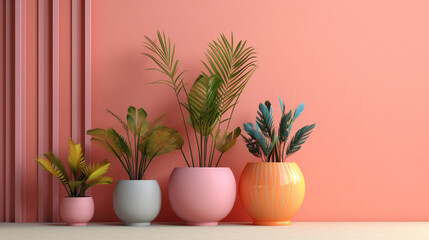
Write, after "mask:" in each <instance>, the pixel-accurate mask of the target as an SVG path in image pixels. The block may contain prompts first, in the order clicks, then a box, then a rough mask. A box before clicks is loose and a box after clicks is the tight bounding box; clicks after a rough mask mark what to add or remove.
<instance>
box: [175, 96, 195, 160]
mask: <svg viewBox="0 0 429 240" xmlns="http://www.w3.org/2000/svg"><path fill="white" fill-rule="evenodd" d="M176 99H177V103H178V104H179V109H180V114H181V115H182V120H183V125H185V132H186V138H187V139H188V145H189V152H190V154H191V159H192V166H194V157H193V155H192V147H191V141H190V140H189V133H188V127H187V126H186V121H185V115H184V114H183V110H182V106H181V105H180V100H179V95H178V94H177V93H176ZM183 156H185V155H183ZM185 159H186V158H185Z"/></svg>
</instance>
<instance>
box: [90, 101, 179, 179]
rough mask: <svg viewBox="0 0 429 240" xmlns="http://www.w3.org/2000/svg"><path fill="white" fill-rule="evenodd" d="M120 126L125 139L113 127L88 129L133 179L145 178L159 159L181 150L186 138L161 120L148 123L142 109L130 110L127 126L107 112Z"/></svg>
mask: <svg viewBox="0 0 429 240" xmlns="http://www.w3.org/2000/svg"><path fill="white" fill-rule="evenodd" d="M107 112H108V113H110V114H111V115H112V116H113V117H115V118H116V119H117V120H118V121H119V123H120V124H121V126H122V128H123V130H124V132H125V136H123V135H121V134H120V133H119V132H118V131H116V130H115V129H114V128H108V129H101V128H95V129H91V130H88V132H87V133H88V134H89V135H91V136H92V137H91V140H92V141H94V142H96V143H98V144H100V146H102V147H103V148H105V149H106V150H107V151H109V152H110V153H112V154H113V155H114V156H115V157H116V158H117V159H119V161H120V162H121V164H122V166H123V167H124V169H125V171H126V172H127V174H128V176H129V178H130V180H137V179H142V178H143V175H144V174H145V172H146V170H147V168H148V167H149V164H150V163H151V162H152V160H153V159H154V158H155V157H156V156H160V155H162V154H166V153H169V152H171V151H173V150H175V149H181V148H182V145H183V139H182V136H181V135H180V133H179V132H177V131H176V130H175V129H173V128H168V127H166V126H164V125H163V124H162V123H161V122H160V119H161V118H158V119H156V120H155V121H153V122H149V121H148V120H147V113H146V111H145V110H144V109H143V108H139V109H136V108H135V107H133V106H130V107H129V108H128V113H127V118H126V123H125V122H124V121H123V120H122V119H121V118H120V117H118V116H117V115H116V114H114V113H113V112H111V111H110V110H107Z"/></svg>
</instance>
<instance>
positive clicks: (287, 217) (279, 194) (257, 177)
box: [239, 162, 305, 226]
mask: <svg viewBox="0 0 429 240" xmlns="http://www.w3.org/2000/svg"><path fill="white" fill-rule="evenodd" d="M239 192H240V199H241V202H242V203H243V205H244V208H245V209H246V211H247V213H248V214H249V215H250V216H251V217H252V218H253V224H256V225H271V226H273V225H274V226H276V225H289V224H290V222H291V219H292V217H293V216H294V215H295V213H296V212H297V211H298V210H299V208H300V207H301V204H302V201H303V200H304V194H305V182H304V176H303V175H302V172H301V170H300V169H299V167H298V165H297V164H296V163H291V162H281V163H273V162H258V163H247V165H246V167H245V168H244V170H243V173H242V174H241V177H240V185H239Z"/></svg>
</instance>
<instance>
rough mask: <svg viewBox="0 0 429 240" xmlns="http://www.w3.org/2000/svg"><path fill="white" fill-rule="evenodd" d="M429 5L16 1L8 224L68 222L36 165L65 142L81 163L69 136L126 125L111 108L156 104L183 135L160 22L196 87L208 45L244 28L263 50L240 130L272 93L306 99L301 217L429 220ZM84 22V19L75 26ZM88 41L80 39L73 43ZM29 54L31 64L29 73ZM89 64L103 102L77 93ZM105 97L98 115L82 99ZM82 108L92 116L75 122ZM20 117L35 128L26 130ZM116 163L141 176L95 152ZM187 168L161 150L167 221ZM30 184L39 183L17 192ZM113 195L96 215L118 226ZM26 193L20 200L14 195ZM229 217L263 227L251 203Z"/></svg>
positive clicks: (1, 103)
mask: <svg viewBox="0 0 429 240" xmlns="http://www.w3.org/2000/svg"><path fill="white" fill-rule="evenodd" d="M16 1H20V2H21V3H25V4H24V5H22V8H23V12H22V16H21V17H22V18H19V19H20V20H23V22H22V23H21V24H23V25H19V24H17V23H15V22H14V21H12V20H13V19H14V17H15V14H16V13H17V11H18V10H19V9H18V10H17V9H15V8H14V6H15V2H16ZM89 2H92V11H91V13H92V18H91V20H92V31H91V34H92V51H91V53H92V69H89V68H85V67H84V66H85V65H87V64H89V61H87V60H86V58H85V56H84V55H85V54H84V53H85V51H84V50H85V47H84V40H85V39H89V38H88V36H89V35H88V34H86V33H85V31H84V30H85V25H84V24H85V23H88V19H85V18H84V14H83V13H84V12H83V11H84V10H85V9H87V8H85V7H86V6H87V5H85V4H88V3H89ZM84 5H85V7H84ZM7 9H9V11H10V12H7ZM73 9H74V10H73ZM427 9H429V2H427V1H424V0H421V1H418V0H412V1H387V0H380V1H340V0H330V1H307V2H306V1H280V0H278V1H277V0H274V1H258V0H248V1H242V0H238V1H227V0H219V1H190V0H183V1H140V0H79V3H78V5H77V8H73V4H72V0H61V1H59V0H38V1H36V0H15V1H13V0H6V1H2V3H0V13H1V14H0V16H1V17H0V45H1V46H2V47H0V53H1V55H0V56H2V57H1V59H0V73H1V74H0V79H1V84H0V92H1V95H0V96H1V97H0V109H1V113H2V115H1V116H0V133H1V136H0V158H1V161H0V221H4V220H6V221H15V220H16V221H52V220H53V221H55V220H56V218H57V217H58V215H57V208H56V207H57V204H58V201H57V200H58V199H59V198H60V197H61V196H63V195H64V191H63V190H62V189H61V188H59V192H58V194H55V193H56V192H55V186H57V185H56V182H54V183H55V184H54V185H53V186H52V181H51V179H50V178H47V175H44V171H43V170H42V169H40V168H38V167H37V165H36V163H35V161H34V158H35V157H36V156H37V155H38V154H40V153H38V152H40V151H42V152H44V151H46V149H58V152H59V155H60V156H61V158H62V159H63V160H64V161H66V156H67V137H68V136H70V135H72V134H73V133H74V134H75V135H76V131H77V138H80V139H83V138H84V134H83V131H82V129H83V128H84V125H85V121H89V120H90V117H91V116H90V115H92V126H93V127H110V126H115V127H118V128H119V127H120V126H119V125H118V124H117V123H116V122H115V120H114V119H113V118H112V117H111V116H109V115H108V114H107V113H106V112H105V109H111V110H112V111H114V112H116V113H118V114H120V115H124V114H125V111H126V109H127V107H128V106H129V105H134V106H138V107H143V108H145V109H146V110H147V111H148V113H149V118H152V119H153V118H155V117H157V116H159V115H160V114H162V113H166V114H167V115H166V118H165V124H167V125H168V126H171V127H175V128H178V129H179V130H180V131H182V132H183V126H182V124H181V123H180V122H179V121H176V119H178V118H179V113H178V110H177V103H176V101H175V99H174V97H173V95H172V93H171V90H170V89H168V88H166V87H164V86H157V85H149V84H148V82H151V81H153V80H157V79H158V78H159V74H157V73H155V72H148V71H145V69H146V68H148V67H152V66H153V64H152V63H151V62H150V61H148V59H147V58H145V57H144V56H143V55H141V54H140V53H141V52H142V51H144V49H143V47H142V42H143V35H145V34H146V35H149V36H151V37H155V34H156V30H158V29H160V30H163V31H165V32H166V33H167V34H169V35H170V36H171V38H172V40H173V41H174V42H175V43H176V45H177V49H176V54H177V56H178V57H179V58H180V59H181V67H182V68H186V69H188V70H189V72H187V73H186V75H185V77H186V79H187V81H188V82H189V83H190V82H192V81H193V80H194V79H195V78H196V76H197V75H198V74H199V72H200V70H202V65H201V63H200V62H199V60H200V59H202V58H203V53H204V50H205V48H206V46H207V43H208V42H209V41H210V40H212V39H214V38H216V37H217V36H218V35H219V33H225V34H229V33H230V32H231V31H233V32H234V34H235V36H236V38H240V39H246V40H248V43H249V44H251V45H253V46H254V47H255V48H256V50H257V52H258V61H259V62H258V64H259V69H258V70H257V72H256V73H255V75H254V77H253V79H252V80H251V82H250V83H249V84H248V86H247V88H246V89H245V91H244V93H243V95H242V98H241V101H240V103H239V106H238V108H237V110H236V114H235V117H234V120H233V125H234V126H241V124H242V123H243V122H247V121H253V120H254V118H255V114H256V109H257V105H258V103H259V102H261V101H264V100H266V99H269V100H272V101H273V103H274V106H275V107H276V108H277V110H278V103H277V102H276V101H277V98H278V97H279V96H281V97H282V98H283V99H284V100H285V101H286V103H287V105H289V104H291V102H292V99H293V98H294V96H295V101H296V102H305V103H306V110H305V112H304V114H303V115H302V116H301V117H300V119H299V121H298V123H297V124H296V126H295V127H296V128H295V130H296V129H297V128H299V127H300V126H302V125H303V124H309V123H313V122H316V123H317V127H316V129H315V131H314V133H313V134H312V136H311V137H310V139H309V140H308V142H307V143H306V144H305V146H304V147H303V149H302V151H300V152H299V153H297V154H296V155H295V156H293V158H291V159H290V160H291V161H296V162H298V164H299V166H300V167H301V169H302V171H303V173H304V176H305V178H306V183H307V189H306V197H305V200H304V204H303V206H302V208H301V210H300V211H299V212H298V214H297V215H296V217H295V220H297V221H408V220H410V221H418V220H425V221H428V220H429V188H428V187H427V186H428V184H429V178H428V177H427V169H429V161H428V159H429V148H428V147H427V146H426V145H427V143H429V135H428V133H429V125H428V124H427V122H428V121H429V111H428V107H427V104H426V103H427V102H429V95H428V94H427V90H428V89H429V84H428V83H427V82H428V79H429V67H428V66H429V44H428V43H429V31H428V29H429V15H428V14H427ZM41 12H42V13H43V14H42V15H40V13H41ZM3 13H4V14H3ZM73 19H77V20H78V21H77V22H78V23H79V24H78V26H77V28H76V29H74V30H73ZM36 23H37V24H36ZM54 26H58V28H55V27H54ZM21 27H22V30H23V31H22V32H23V33H24V34H23V36H22V39H21V43H22V44H14V41H15V39H13V38H12V37H11V36H14V34H15V29H20V28H21ZM8 31H9V32H8ZM8 34H12V35H8ZM76 34H79V36H80V37H78V38H74V37H75V36H76ZM40 36H43V37H42V39H44V41H42V42H43V44H39V42H38V40H40ZM54 43H57V44H58V48H57V45H56V44H54ZM18 48H19V49H18ZM8 49H9V51H8ZM15 49H18V50H22V51H23V54H19V55H18V54H16V53H15ZM73 54H77V55H76V56H75V58H74V57H73ZM16 57H19V58H20V59H22V60H23V61H22V62H20V64H17V66H15V58H16ZM17 67H23V68H25V72H23V73H24V75H23V77H22V78H21V80H20V81H21V83H24V84H25V86H26V89H25V94H22V95H18V97H17V99H18V100H20V102H19V104H16V103H15V102H14V101H15V100H16V99H15V97H16V95H15V91H14V86H15V84H16V83H17V82H16V81H17V76H15V75H14V71H15V68H17ZM89 70H92V79H91V80H92V91H91V94H92V99H88V98H85V96H86V97H88V96H89V95H88V91H87V90H88V89H89V88H86V89H83V88H79V89H77V92H76V91H72V89H73V88H72V86H74V84H80V85H81V86H84V85H85V84H87V83H89V79H88V78H85V76H88V74H89V73H90V72H89ZM8 73H10V75H8ZM56 73H57V75H56ZM56 76H58V78H56ZM76 76H77V77H76ZM3 79H4V80H3ZM57 79H58V82H56V80H57ZM55 83H58V86H57V87H56V88H55V87H54V86H56V85H55ZM40 86H42V88H40ZM43 86H45V87H47V88H46V89H43ZM8 88H11V89H9V90H10V91H8ZM56 94H58V95H56ZM40 96H46V98H43V97H40ZM56 96H58V99H57V98H56ZM22 100H24V101H22ZM90 100H91V101H92V104H91V105H90V106H91V108H92V111H91V112H90V113H91V114H88V113H85V108H84V107H83V105H85V103H89V102H90ZM55 104H58V109H57V108H56V106H57V105H55ZM73 106H74V107H73ZM76 106H80V107H79V108H78V113H80V115H79V117H75V116H74V115H73V111H75V110H76V109H75V108H76ZM8 109H9V110H10V111H11V113H12V114H7V111H8ZM15 110H20V111H21V110H22V113H23V116H24V117H22V116H21V115H17V117H16V116H15V114H14V113H15ZM43 119H44V120H43ZM21 120H22V121H23V122H24V123H25V124H22V125H21V124H20V125H18V124H14V122H15V121H21ZM277 120H278V119H277ZM46 123H48V124H46ZM7 126H9V127H7ZM76 129H80V130H76ZM16 132H22V133H23V134H22V135H20V140H22V141H23V142H24V143H25V149H23V152H22V154H18V155H17V156H15V149H19V147H22V146H21V145H16V144H15V133H16ZM42 140H43V141H42ZM6 156H10V157H9V158H7V157H6ZM104 158H109V159H110V160H112V168H111V172H110V173H109V175H110V176H112V177H114V179H115V180H119V179H126V174H125V171H124V170H123V169H122V168H121V166H120V164H119V162H118V161H116V160H115V159H114V158H112V156H110V155H108V154H107V153H106V152H105V151H103V150H102V149H100V148H99V147H98V146H95V145H94V146H93V147H92V152H91V160H92V161H100V160H102V159H104ZM248 161H257V159H255V158H253V157H252V156H251V155H250V154H249V153H248V152H247V150H246V149H245V146H244V144H243V143H242V142H239V143H238V144H237V146H236V147H235V148H234V149H233V150H232V151H231V152H229V153H228V154H225V156H224V158H223V160H222V162H221V165H222V166H228V167H231V169H232V170H233V172H234V173H235V175H236V177H237V179H238V177H239V175H240V173H241V171H242V169H243V167H244V165H245V164H246V163H247V162H248ZM16 163H19V164H21V165H22V166H25V168H24V169H20V168H19V166H20V165H19V164H16ZM176 166H185V163H184V161H183V159H182V157H181V154H180V153H179V152H176V153H171V154H168V155H166V156H163V157H160V158H158V159H155V161H154V162H153V163H152V165H151V166H150V168H149V172H148V173H147V175H146V178H147V179H157V180H158V181H159V182H160V184H161V188H162V191H163V208H162V210H161V213H160V216H159V217H158V219H157V220H158V221H178V220H179V219H178V218H177V217H176V216H175V215H174V213H173V212H172V210H171V207H170V205H169V203H168V199H167V195H166V190H167V181H168V177H169V174H170V173H171V171H172V170H173V169H174V167H176ZM15 173H18V174H16V175H15ZM16 180H19V181H21V180H24V182H23V183H21V184H17V185H15V181H16ZM113 189H114V185H110V186H97V187H95V188H93V190H92V195H93V196H94V198H95V200H96V215H95V218H94V220H95V221H116V220H118V219H117V218H116V216H115V214H114V211H113V207H112V193H113ZM17 198H20V203H18V204H15V200H16V199H17ZM225 220H226V221H249V220H250V218H249V217H248V216H247V214H246V213H245V211H244V209H243V207H242V206H241V203H240V200H239V199H237V202H236V205H235V207H234V209H233V211H232V212H231V214H230V215H229V216H228V217H227V218H226V219H225Z"/></svg>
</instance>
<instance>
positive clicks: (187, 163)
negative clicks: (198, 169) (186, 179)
mask: <svg viewBox="0 0 429 240" xmlns="http://www.w3.org/2000/svg"><path fill="white" fill-rule="evenodd" d="M180 151H181V152H182V155H183V158H184V159H185V162H186V165H188V167H191V166H189V162H188V160H187V159H186V156H185V153H184V152H183V149H182V148H180Z"/></svg>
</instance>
